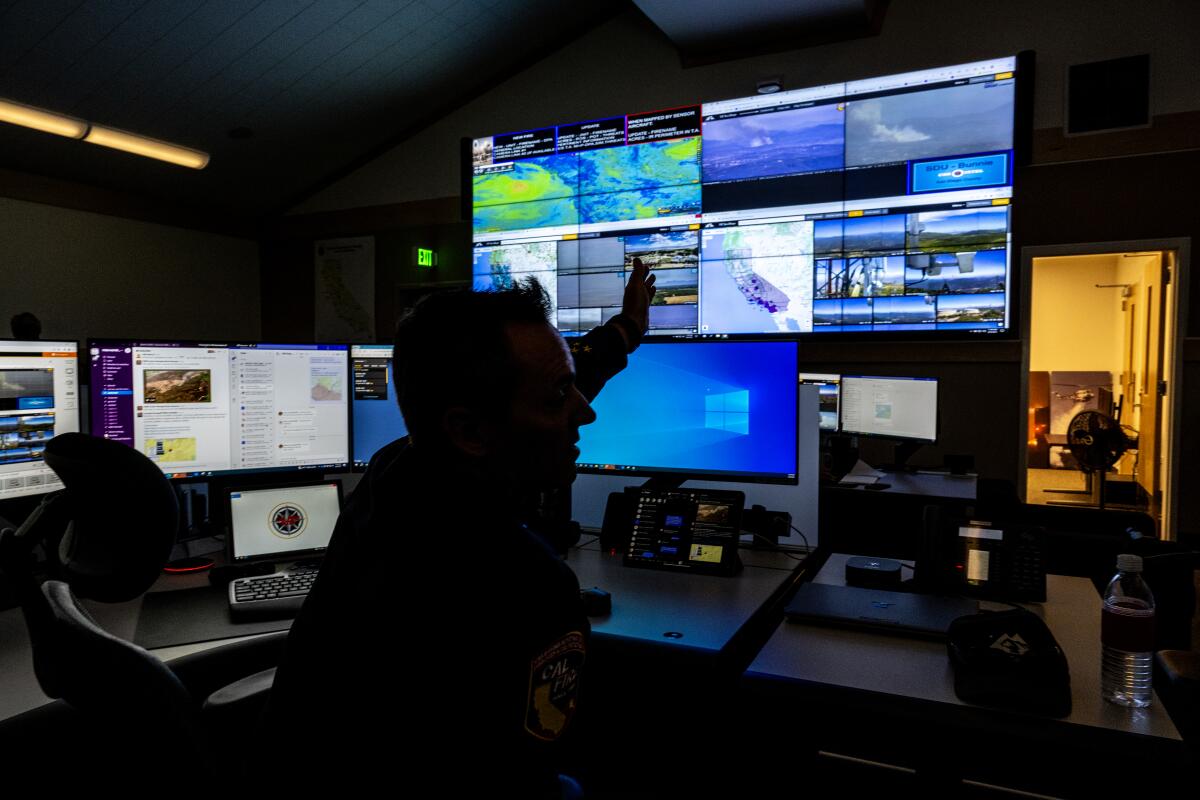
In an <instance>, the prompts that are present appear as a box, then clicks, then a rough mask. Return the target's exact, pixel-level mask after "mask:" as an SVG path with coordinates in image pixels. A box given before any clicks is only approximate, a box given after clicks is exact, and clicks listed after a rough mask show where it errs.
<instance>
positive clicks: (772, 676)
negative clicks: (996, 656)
mask: <svg viewBox="0 0 1200 800" xmlns="http://www.w3.org/2000/svg"><path fill="white" fill-rule="evenodd" d="M846 558H847V556H845V555H833V556H831V557H830V559H829V561H828V562H827V563H826V564H825V566H824V568H823V569H822V570H821V571H820V573H818V575H817V576H816V578H815V580H817V581H818V582H821V583H832V584H840V583H843V580H842V577H841V576H842V575H843V570H844V567H845V560H846ZM1029 607H1030V608H1031V610H1033V611H1035V613H1039V614H1040V615H1041V616H1042V617H1043V619H1044V620H1045V621H1046V624H1047V625H1048V626H1049V627H1050V630H1051V631H1052V632H1053V633H1054V636H1055V638H1056V639H1057V640H1058V642H1059V644H1060V645H1061V646H1062V648H1063V651H1064V652H1065V654H1066V656H1067V661H1068V664H1069V665H1070V668H1071V696H1072V712H1071V714H1070V716H1068V717H1066V718H1064V719H1061V720H1054V719H1049V718H1044V717H1038V716H1035V715H1030V714H1020V713H1016V712H1006V711H1003V710H997V709H988V708H983V707H979V706H972V705H968V704H966V703H964V702H962V701H961V700H959V699H958V697H957V696H956V695H955V694H954V680H953V669H952V667H951V666H950V661H949V659H948V657H947V655H946V646H945V645H944V644H941V643H937V642H926V641H919V640H914V639H905V638H900V637H893V636H887V635H882V634H872V633H865V632H858V631H850V630H839V629H833V628H821V627H815V626H808V625H798V624H793V623H786V622H785V623H783V624H781V625H780V626H779V628H778V630H777V631H776V632H775V633H774V635H773V636H772V637H771V639H770V640H769V641H768V642H767V644H766V645H765V646H764V647H763V648H762V650H761V652H760V653H759V654H758V656H757V657H756V658H755V659H754V661H753V663H752V664H751V665H750V668H749V670H748V671H747V673H746V675H745V677H744V678H743V689H744V690H745V691H746V692H747V693H748V695H749V696H750V697H752V698H754V700H755V702H761V703H764V704H765V703H769V704H770V707H771V708H773V709H774V712H775V713H776V714H783V715H785V716H790V717H793V718H795V719H796V720H797V721H798V724H800V723H801V721H802V724H803V725H804V727H805V728H806V729H809V730H811V731H821V732H822V733H821V735H819V736H816V737H814V740H813V742H812V744H813V745H814V746H816V747H818V748H821V749H824V750H827V751H833V752H837V753H842V754H847V755H853V756H858V757H862V758H867V759H871V760H876V761H883V762H886V763H888V764H893V765H899V766H902V767H905V768H907V769H911V770H916V771H917V773H918V774H920V775H922V776H925V777H929V778H930V780H933V781H934V782H944V783H957V781H959V780H960V779H961V780H968V781H979V782H982V783H987V784H992V785H1002V786H1013V787H1018V788H1023V789H1028V790H1031V791H1050V792H1052V793H1055V794H1061V795H1063V796H1075V795H1077V794H1079V793H1081V791H1082V789H1083V788H1084V787H1090V788H1091V789H1093V790H1095V791H1100V790H1104V791H1107V792H1111V790H1112V786H1113V783H1114V782H1119V781H1121V780H1122V779H1126V778H1127V779H1128V780H1129V781H1130V783H1132V784H1133V785H1135V786H1139V787H1141V788H1142V789H1145V788H1146V787H1147V786H1149V785H1150V784H1151V783H1157V782H1158V781H1160V780H1165V776H1166V775H1168V774H1169V773H1170V771H1171V770H1181V769H1182V768H1183V766H1184V764H1185V760H1186V752H1185V748H1184V746H1183V743H1182V740H1181V739H1180V736H1179V733H1178V731H1177V730H1176V729H1175V726H1174V725H1173V724H1172V722H1171V720H1170V718H1169V716H1168V714H1167V713H1166V711H1165V710H1164V709H1163V707H1162V704H1161V703H1160V702H1159V700H1158V698H1157V697H1156V698H1155V702H1154V705H1152V706H1151V707H1150V708H1148V709H1137V710H1134V709H1123V708H1119V707H1117V706H1113V705H1110V704H1108V703H1105V702H1104V701H1103V700H1101V699H1100V674H1099V669H1100V667H1099V664H1100V598H1099V597H1098V596H1097V594H1096V590H1095V589H1094V588H1093V586H1092V585H1091V583H1090V581H1088V580H1087V579H1084V578H1069V577H1064V576H1059V575H1051V576H1049V577H1048V581H1047V601H1046V603H1045V604H1040V605H1039V604H1032V605H1030V606H1029ZM1106 759H1108V761H1107V762H1106ZM1106 763H1107V764H1110V765H1112V766H1104V765H1105V764H1106ZM930 776H932V777H930Z"/></svg>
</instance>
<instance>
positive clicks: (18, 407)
mask: <svg viewBox="0 0 1200 800" xmlns="http://www.w3.org/2000/svg"><path fill="white" fill-rule="evenodd" d="M78 350H79V345H78V343H76V342H63V341H47V342H42V341H18V340H12V339H0V500H9V499H12V498H16V497H27V496H29V495H37V494H44V493H46V492H52V491H55V490H57V489H61V488H62V482H61V481H59V479H58V476H57V475H55V473H54V471H53V470H51V469H50V467H48V466H46V462H45V461H44V459H43V452H44V451H45V448H46V442H48V441H50V440H51V439H53V438H54V437H55V436H57V435H58V434H60V433H68V432H75V431H78V430H79V376H78V375H77V374H76V372H77V371H78V369H79V362H78V358H79V353H78Z"/></svg>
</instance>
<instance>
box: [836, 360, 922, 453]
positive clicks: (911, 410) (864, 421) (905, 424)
mask: <svg viewBox="0 0 1200 800" xmlns="http://www.w3.org/2000/svg"><path fill="white" fill-rule="evenodd" d="M840 427H841V430H842V433H850V434H855V435H858V436H881V437H886V438H888V439H900V440H904V441H912V442H924V443H926V444H933V443H934V442H936V441H937V434H938V382H937V379H936V378H897V377H890V376H889V377H878V376H875V377H871V376H862V375H843V376H842V398H841V426H840Z"/></svg>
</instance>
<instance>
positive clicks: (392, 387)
mask: <svg viewBox="0 0 1200 800" xmlns="http://www.w3.org/2000/svg"><path fill="white" fill-rule="evenodd" d="M350 371H351V374H352V375H353V377H354V401H353V403H352V404H351V406H350V418H351V427H352V428H353V429H354V466H355V467H356V468H363V467H366V466H367V464H369V463H371V457H372V456H374V455H375V453H377V452H378V451H379V449H380V448H382V447H383V446H384V445H386V444H389V443H391V442H394V441H395V440H396V439H399V438H400V437H402V436H407V435H408V427H407V426H406V425H405V424H404V417H403V416H401V414H400V406H399V405H398V404H397V402H396V384H395V379H394V375H393V373H392V346H391V345H390V344H355V345H351V346H350Z"/></svg>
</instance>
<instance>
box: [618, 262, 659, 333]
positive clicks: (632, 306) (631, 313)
mask: <svg viewBox="0 0 1200 800" xmlns="http://www.w3.org/2000/svg"><path fill="white" fill-rule="evenodd" d="M655 291H656V290H655V288H654V276H653V275H651V274H650V268H649V267H647V266H646V265H645V264H643V263H642V260H641V259H640V258H634V259H633V272H631V273H629V282H628V283H626V284H625V297H624V299H623V300H622V301H621V313H622V314H624V315H625V316H627V317H629V319H631V320H632V321H633V322H634V324H636V325H637V326H638V330H639V331H641V332H642V333H645V332H646V329H647V328H649V327H650V303H651V301H653V300H654V292H655Z"/></svg>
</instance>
